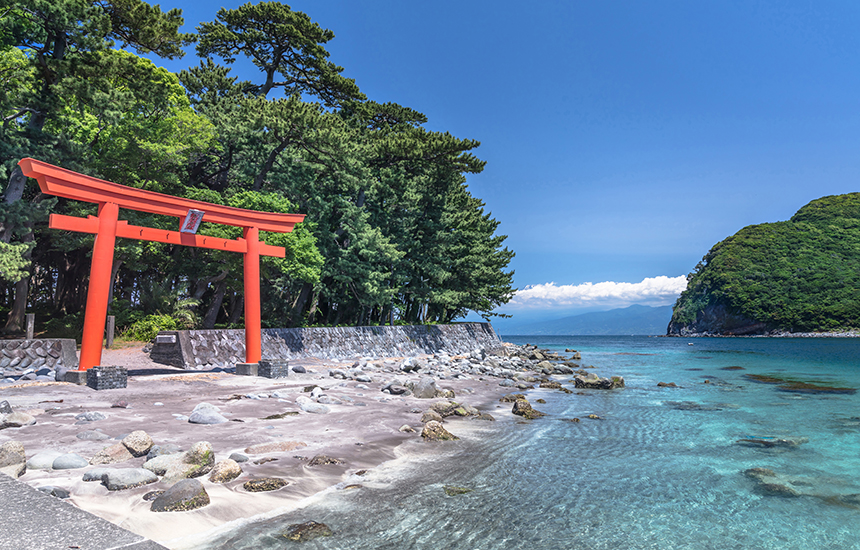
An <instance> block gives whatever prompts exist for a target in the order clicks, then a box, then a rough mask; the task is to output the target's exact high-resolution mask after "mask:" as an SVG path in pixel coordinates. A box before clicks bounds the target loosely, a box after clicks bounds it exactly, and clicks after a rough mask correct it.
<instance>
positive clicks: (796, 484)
mask: <svg viewBox="0 0 860 550" xmlns="http://www.w3.org/2000/svg"><path fill="white" fill-rule="evenodd" d="M503 339H504V340H506V341H510V342H514V343H518V344H522V343H527V342H528V343H533V344H538V345H540V346H541V347H548V348H550V349H554V350H558V351H563V350H564V348H575V349H577V350H580V351H581V353H582V358H583V363H584V364H587V365H588V364H590V365H595V366H596V367H597V370H596V372H598V373H599V374H601V375H602V376H608V375H622V376H624V378H625V380H626V384H627V387H626V388H625V389H623V390H616V391H609V392H607V391H599V390H594V391H585V392H582V393H583V394H582V395H566V394H563V393H561V392H558V391H550V390H534V391H532V392H530V394H529V398H530V400H531V402H532V404H533V405H535V408H538V409H539V410H542V411H544V412H546V413H548V415H549V416H547V417H545V418H542V419H539V420H535V421H530V422H529V421H517V420H512V419H507V420H503V421H500V422H496V423H492V424H491V425H490V424H489V423H488V426H489V427H483V426H482V427H481V428H475V429H480V433H473V434H472V436H470V437H466V438H464V439H463V440H462V441H460V442H457V443H456V444H450V445H448V444H445V445H436V446H433V447H432V449H431V447H430V446H428V445H424V446H422V447H421V448H420V450H419V451H417V452H416V454H412V455H410V457H409V460H407V461H404V462H405V464H404V465H403V466H400V467H397V468H381V469H379V470H380V471H379V472H371V475H370V476H369V477H368V479H367V480H366V481H365V482H364V484H365V488H363V489H360V490H353V491H332V492H330V493H329V494H328V495H326V496H325V497H324V498H321V499H317V500H315V501H314V502H313V503H311V504H309V505H307V506H305V507H303V508H301V509H299V510H297V511H295V512H291V513H289V514H286V515H284V516H279V517H275V518H272V519H269V520H266V521H263V522H258V523H254V524H250V525H246V526H243V527H242V528H241V529H238V530H236V531H234V532H232V533H229V534H227V535H224V536H222V537H221V538H219V539H218V540H217V541H210V542H209V543H208V544H207V547H212V548H215V547H218V548H230V549H240V548H242V549H244V548H283V547H284V545H285V544H287V543H286V542H285V541H284V539H283V538H280V539H279V537H278V536H277V535H278V533H280V532H282V531H283V530H284V528H285V527H286V526H287V525H289V524H293V523H300V522H304V521H307V520H315V521H321V522H324V523H326V524H328V525H329V526H330V527H331V528H332V529H333V530H334V531H335V535H334V536H332V537H328V538H324V539H317V540H315V541H312V542H309V543H303V544H302V547H303V548H326V549H334V548H338V549H346V548H359V549H365V548H366V549H371V548H374V549H377V548H392V549H394V548H398V549H400V548H415V549H420V548H447V549H514V548H517V549H519V548H522V549H555V548H558V549H646V548H647V549H661V550H665V549H680V548H690V549H750V548H756V549H759V548H760V549H803V550H816V549H825V548H826V549H853V548H860V527H858V526H860V497H852V496H851V495H858V494H860V393H858V394H846V393H839V394H830V393H824V394H806V393H793V392H786V391H782V390H780V389H779V388H778V387H777V386H776V385H773V384H763V383H758V382H754V381H752V380H750V379H749V378H747V377H746V376H745V375H749V374H753V375H765V376H772V377H777V378H784V379H793V380H800V381H807V382H814V383H816V384H820V385H825V386H837V387H846V388H860V340H858V339H767V338H750V339H705V338H697V339H691V340H685V339H678V338H647V337H607V336H593V337H562V336H542V337H538V336H535V337H515V336H506V337H503ZM689 342H692V343H693V345H688V343H689ZM727 367H741V368H742V369H732V370H726V368H727ZM564 378H569V377H564ZM706 381H708V383H706ZM658 382H674V383H675V384H677V385H678V386H680V388H658V387H657V383H658ZM566 385H567V384H566ZM568 386H569V387H571V388H572V387H573V386H572V384H569V385H568ZM537 398H543V399H545V400H546V401H547V403H546V404H544V405H537V404H535V400H536V399H537ZM494 406H495V405H494ZM490 412H493V409H490ZM591 413H593V414H597V415H599V416H600V417H602V420H589V419H587V418H585V417H586V416H587V415H588V414H591ZM572 417H579V418H581V419H582V420H581V422H579V423H571V422H566V421H563V420H562V419H564V418H572ZM471 424H478V423H471ZM451 429H452V431H453V430H455V426H454V425H453V424H452V428H451ZM771 437H777V438H786V439H792V440H795V441H803V443H802V444H800V445H799V446H797V447H796V448H778V447H775V448H762V447H757V446H754V447H750V446H745V445H741V444H738V443H737V441H738V440H740V439H756V438H771ZM416 449H418V447H416ZM748 468H768V469H771V470H773V471H774V472H775V473H776V474H777V475H778V476H779V480H780V483H781V484H784V485H785V486H787V487H790V488H792V489H794V490H796V491H798V492H799V493H801V496H799V497H795V498H784V497H776V496H768V495H764V494H760V489H758V488H757V485H756V482H755V481H754V480H752V479H750V478H748V477H746V476H744V475H743V471H744V470H746V469H748ZM446 484H453V485H460V486H466V487H469V488H471V489H473V491H472V492H470V493H468V494H464V495H458V496H453V497H450V496H447V495H446V494H445V493H444V491H443V490H442V487H443V485H446ZM852 503H853V504H852Z"/></svg>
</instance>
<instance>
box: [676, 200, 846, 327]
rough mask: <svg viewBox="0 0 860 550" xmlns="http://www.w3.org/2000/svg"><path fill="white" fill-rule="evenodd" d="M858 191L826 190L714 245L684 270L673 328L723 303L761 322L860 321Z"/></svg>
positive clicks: (692, 321) (729, 309) (798, 324)
mask: <svg viewBox="0 0 860 550" xmlns="http://www.w3.org/2000/svg"><path fill="white" fill-rule="evenodd" d="M858 290H860V193H850V194H847V195H835V196H828V197H823V198H820V199H817V200H814V201H812V202H811V203H809V204H807V205H806V206H804V207H803V208H801V209H800V210H798V212H797V213H796V214H795V215H794V216H793V217H792V218H791V220H789V221H784V222H776V223H765V224H760V225H751V226H748V227H745V228H743V229H741V230H740V231H738V232H737V233H736V234H735V235H733V236H731V237H729V238H728V239H725V240H724V241H721V242H719V243H717V244H716V245H714V247H713V248H711V250H710V251H709V252H708V253H707V254H706V255H705V257H704V258H703V259H702V261H701V262H700V263H699V265H697V266H696V270H695V271H694V272H693V273H691V274H690V275H689V276H688V283H687V289H686V290H685V291H684V292H683V293H682V294H681V296H680V298H678V301H677V303H676V304H675V309H674V312H673V316H672V325H671V327H674V330H673V332H679V331H680V330H681V329H682V328H684V327H688V328H692V329H693V330H695V329H696V327H697V326H699V325H700V324H701V322H700V318H701V316H702V312H704V311H705V310H706V309H707V308H709V307H711V308H713V307H714V306H722V307H723V308H724V309H725V310H726V311H727V312H729V313H730V314H734V315H739V316H743V317H745V318H746V319H749V320H750V321H751V322H756V323H761V324H762V325H763V329H762V330H783V331H790V332H816V331H833V330H842V329H850V328H858V327H860V293H858Z"/></svg>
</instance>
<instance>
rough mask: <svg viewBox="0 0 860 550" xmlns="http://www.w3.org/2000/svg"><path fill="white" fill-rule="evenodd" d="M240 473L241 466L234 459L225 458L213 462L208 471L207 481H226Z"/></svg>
mask: <svg viewBox="0 0 860 550" xmlns="http://www.w3.org/2000/svg"><path fill="white" fill-rule="evenodd" d="M241 474H242V467H241V466H239V463H238V462H236V461H235V460H232V459H229V458H226V459H224V460H221V461H219V462H217V463H216V464H215V466H214V467H213V468H212V471H211V472H210V473H209V481H211V482H212V483H227V482H228V481H232V480H234V479H236V478H237V477H239V476H240V475H241Z"/></svg>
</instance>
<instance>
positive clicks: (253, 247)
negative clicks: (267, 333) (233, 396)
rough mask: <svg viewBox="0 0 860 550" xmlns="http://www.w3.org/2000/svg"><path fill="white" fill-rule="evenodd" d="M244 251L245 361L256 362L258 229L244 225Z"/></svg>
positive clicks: (259, 347) (258, 332)
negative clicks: (245, 245) (245, 250)
mask: <svg viewBox="0 0 860 550" xmlns="http://www.w3.org/2000/svg"><path fill="white" fill-rule="evenodd" d="M244 236H245V242H246V243H247V246H248V251H247V252H245V262H244V268H245V269H244V272H245V362H246V363H258V362H259V361H260V358H261V357H262V335H261V332H262V329H261V326H260V230H259V229H257V228H256V227H246V228H245V231H244Z"/></svg>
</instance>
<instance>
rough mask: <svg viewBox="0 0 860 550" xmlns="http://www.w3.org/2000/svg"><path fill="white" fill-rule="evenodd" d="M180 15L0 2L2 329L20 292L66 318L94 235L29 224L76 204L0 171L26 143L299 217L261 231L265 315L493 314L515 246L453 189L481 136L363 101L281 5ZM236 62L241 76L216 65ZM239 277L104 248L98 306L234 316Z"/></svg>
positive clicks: (506, 289) (462, 180)
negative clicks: (108, 288)
mask: <svg viewBox="0 0 860 550" xmlns="http://www.w3.org/2000/svg"><path fill="white" fill-rule="evenodd" d="M181 24H182V17H181V13H180V11H179V10H170V11H167V12H163V11H161V9H160V8H159V7H158V6H150V5H149V4H147V3H145V2H143V1H141V0H51V1H47V0H27V1H23V0H15V1H13V0H0V81H2V83H3V84H5V85H4V86H3V87H2V88H0V112H2V114H3V119H4V124H3V126H2V128H1V129H0V162H2V170H4V172H3V173H2V177H4V178H5V179H6V180H7V181H8V185H7V187H6V189H5V203H4V205H3V209H2V210H0V222H2V223H3V231H2V233H0V236H2V237H3V238H2V242H0V276H2V277H3V279H4V280H6V281H8V282H9V285H12V284H13V283H14V284H15V287H14V291H13V289H12V287H11V286H7V288H6V289H5V291H4V294H0V299H5V300H0V303H2V302H3V301H5V303H6V304H7V307H8V308H9V310H10V316H9V319H10V321H9V323H7V330H16V329H18V328H20V319H21V318H22V316H23V310H24V309H23V308H24V307H29V308H36V309H40V310H42V311H46V312H48V313H50V314H51V315H52V316H54V317H57V318H62V317H63V316H64V315H65V316H66V317H70V318H71V317H74V316H75V315H79V313H77V312H80V311H81V309H82V307H81V306H82V304H83V302H84V300H85V296H86V280H87V271H88V267H89V258H88V256H89V254H90V250H91V244H92V237H91V236H86V235H80V234H65V233H60V232H56V231H51V230H47V229H46V226H45V218H46V212H47V209H48V208H50V209H51V211H55V212H63V213H67V214H71V215H79V216H80V215H86V214H93V213H95V212H94V207H93V206H92V205H87V204H81V203H74V202H72V201H65V200H60V201H58V202H57V201H56V199H49V198H47V197H44V196H42V195H41V194H40V193H39V192H38V189H37V188H36V187H35V186H34V185H33V183H32V182H30V183H29V184H27V183H26V179H25V178H23V176H22V175H21V173H20V170H18V169H17V168H16V162H17V161H18V160H19V159H20V158H22V157H25V156H32V157H35V158H39V159H42V160H46V161H48V162H52V163H55V164H59V165H61V166H65V167H68V168H71V169H74V170H78V171H81V172H84V173H87V174H90V175H93V176H96V177H100V178H104V179H108V180H111V181H115V182H117V183H121V184H124V185H130V186H134V187H139V188H145V189H150V190H155V191H160V192H164V193H169V194H173V195H177V196H182V197H189V198H194V199H198V200H204V201H208V202H214V203H219V204H228V205H232V206H238V207H241V208H249V209H254V210H260V211H273V212H300V213H304V214H307V221H306V222H304V223H302V224H299V225H298V226H297V227H296V229H295V231H294V232H293V233H290V234H284V235H280V234H277V235H265V236H263V238H264V240H266V242H269V243H270V244H274V245H280V246H285V247H286V249H287V257H286V258H284V259H273V258H267V259H266V260H265V261H264V263H263V266H262V273H261V276H262V278H263V280H262V292H263V317H264V318H263V323H264V325H267V326H297V325H307V324H369V323H382V322H386V321H390V320H392V319H395V320H397V321H398V322H408V323H415V322H418V323H423V322H448V321H451V320H453V319H456V318H458V317H462V316H463V315H465V314H466V313H467V312H469V311H476V312H478V313H480V314H482V315H484V316H491V315H494V312H493V310H494V309H495V308H496V307H497V306H498V305H500V304H503V303H505V302H507V301H508V300H509V299H510V297H511V295H512V293H513V289H512V287H511V282H512V275H513V274H512V272H510V271H507V270H506V268H507V265H508V263H509V261H510V259H511V258H512V257H513V252H511V251H510V250H508V249H507V248H505V247H504V246H503V243H504V240H505V237H504V236H501V235H496V230H497V228H498V225H499V223H498V222H497V221H496V220H494V219H493V218H492V217H491V215H490V214H488V213H486V212H485V211H484V204H483V202H482V201H480V200H479V199H477V198H475V197H473V196H472V195H471V194H470V192H469V190H468V186H467V180H466V175H467V174H475V173H479V172H480V171H481V170H482V169H483V167H484V162H483V161H481V160H480V159H478V158H477V157H476V156H475V155H474V151H475V149H477V148H478V146H479V145H480V143H479V142H477V141H475V140H470V139H460V138H457V137H454V136H452V135H450V134H448V133H443V132H433V131H430V130H428V129H426V128H425V127H424V124H426V122H427V118H426V117H425V116H424V115H423V114H421V113H419V112H417V111H415V110H412V109H410V108H408V107H404V106H400V105H397V104H394V103H384V104H381V103H377V102H374V101H372V100H368V99H367V98H366V97H365V96H364V95H363V94H362V93H361V92H360V90H359V88H358V86H357V85H356V83H355V81H354V80H352V79H349V78H347V77H345V76H343V74H342V73H343V72H344V69H343V68H342V67H339V66H337V65H336V64H334V63H333V62H332V61H330V60H329V57H330V56H329V53H328V51H327V50H326V49H325V46H326V44H327V43H328V42H329V41H331V40H332V39H334V33H333V32H332V31H330V30H328V29H325V28H323V27H322V26H320V25H319V24H318V23H316V22H314V21H313V20H312V19H311V18H310V17H309V16H308V15H306V14H304V13H301V12H297V11H293V10H292V9H291V8H290V7H289V6H288V5H286V4H282V3H278V2H260V3H257V4H251V3H249V4H244V5H242V6H240V7H238V8H236V9H220V10H219V11H218V12H217V13H215V14H214V20H213V21H211V22H207V23H202V24H200V25H199V26H198V28H197V33H196V34H194V35H188V34H183V33H180V32H179V30H178V29H179V27H180V26H181ZM194 41H196V52H197V55H198V57H199V58H198V59H197V60H195V61H194V62H193V63H192V66H191V67H189V68H188V69H187V70H184V71H181V72H180V73H179V74H172V73H170V72H168V71H166V70H165V69H162V68H159V67H157V66H156V65H155V64H154V63H152V62H151V61H149V60H147V59H145V58H142V57H140V56H139V55H140V54H142V53H151V54H155V55H159V56H163V57H177V56H181V55H182V53H183V50H182V48H183V47H184V46H186V45H188V44H190V43H192V42H194ZM240 57H242V58H246V59H247V60H249V61H250V62H251V63H252V64H253V65H254V66H255V67H256V68H257V69H258V73H257V78H253V77H252V78H251V79H250V80H247V81H240V80H238V79H237V78H236V77H235V76H233V75H232V74H231V65H232V64H233V63H234V62H235V61H236V60H237V59H239V58H240ZM123 217H124V218H126V219H128V220H129V221H130V223H135V224H139V225H146V226H150V227H164V228H171V229H173V228H175V224H176V220H175V219H168V218H165V217H162V216H156V215H150V214H143V213H139V212H123ZM236 231H238V230H237V229H236V228H228V227H220V226H210V224H205V223H204V224H203V226H202V227H201V229H200V232H201V233H204V234H209V235H214V236H222V237H227V238H235V237H236V236H238V234H234V233H236ZM242 291H243V290H242V284H241V257H240V256H238V255H231V254H228V253H224V252H218V251H211V250H201V249H189V248H183V247H179V246H171V245H166V244H160V243H152V242H138V241H128V240H124V239H121V240H119V241H118V243H117V248H116V254H115V265H114V295H113V301H112V306H111V307H112V311H113V312H114V313H115V314H116V315H117V317H118V319H117V325H118V326H121V327H126V329H127V330H137V329H134V328H133V327H138V328H140V327H141V326H147V327H149V326H154V324H155V325H157V324H158V322H161V321H159V319H162V320H163V319H165V318H167V319H173V320H174V321H171V322H173V323H174V324H175V323H176V322H178V321H176V320H177V319H179V320H180V321H181V322H179V324H180V325H182V326H198V327H206V328H212V327H215V326H229V325H232V324H237V323H240V322H241V316H242V313H243V307H242V303H243V300H242ZM147 319H148V321H147ZM15 320H17V324H16V322H15ZM147 323H148V324H147ZM68 324H69V323H67V325H68Z"/></svg>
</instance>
